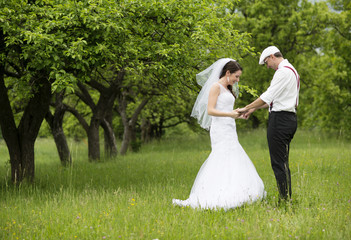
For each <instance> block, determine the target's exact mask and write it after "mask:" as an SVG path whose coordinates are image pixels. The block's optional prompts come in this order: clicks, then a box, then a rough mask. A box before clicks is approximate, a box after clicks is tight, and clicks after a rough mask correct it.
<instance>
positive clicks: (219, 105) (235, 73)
mask: <svg viewBox="0 0 351 240" xmlns="http://www.w3.org/2000/svg"><path fill="white" fill-rule="evenodd" d="M241 73H242V68H241V66H240V65H239V64H238V63H237V62H236V61H235V60H233V59H230V58H223V59H219V60H218V61H216V62H215V63H214V64H212V65H211V66H210V67H209V68H207V69H206V70H204V71H203V72H201V73H199V74H197V75H196V78H197V81H198V83H199V84H200V85H201V86H202V89H201V91H200V93H199V96H198V97H197V99H196V102H195V105H194V107H193V111H192V113H191V116H193V117H195V118H197V119H198V122H199V124H200V125H201V127H203V128H205V129H207V130H210V137H211V148H212V151H211V153H210V155H209V156H208V158H207V160H206V161H205V162H204V164H203V165H202V166H201V168H200V170H199V172H198V174H197V177H196V179H195V182H194V184H193V187H192V189H191V192H190V196H189V198H188V199H186V200H179V199H173V204H174V205H179V206H190V207H192V208H202V209H221V208H223V209H225V210H227V209H230V208H235V207H239V206H241V205H243V204H245V203H251V202H254V201H257V200H259V199H262V198H263V197H264V196H265V194H266V192H265V190H264V185H263V182H262V180H261V178H260V177H259V175H258V173H257V172H256V169H255V166H254V165H253V164H252V162H251V160H250V159H249V157H248V156H247V154H246V152H245V151H244V149H243V148H242V146H241V145H240V143H239V141H238V136H237V133H236V125H235V119H237V118H243V117H241V116H240V113H239V112H237V111H236V110H233V107H234V102H235V98H236V97H237V95H238V91H234V90H233V85H234V86H236V87H237V84H238V82H239V79H240V75H241ZM234 89H235V88H234ZM236 90H237V88H236ZM234 92H236V93H234Z"/></svg>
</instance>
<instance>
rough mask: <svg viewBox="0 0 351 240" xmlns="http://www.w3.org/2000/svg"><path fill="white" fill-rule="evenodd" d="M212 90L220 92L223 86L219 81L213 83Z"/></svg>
mask: <svg viewBox="0 0 351 240" xmlns="http://www.w3.org/2000/svg"><path fill="white" fill-rule="evenodd" d="M210 91H215V92H220V91H221V87H220V86H219V83H218V82H214V83H212V85H211V90H210Z"/></svg>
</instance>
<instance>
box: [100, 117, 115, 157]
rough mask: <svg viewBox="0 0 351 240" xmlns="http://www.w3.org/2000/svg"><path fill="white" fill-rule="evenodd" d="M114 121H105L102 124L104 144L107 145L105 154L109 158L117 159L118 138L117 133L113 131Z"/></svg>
mask: <svg viewBox="0 0 351 240" xmlns="http://www.w3.org/2000/svg"><path fill="white" fill-rule="evenodd" d="M111 122H112V120H110V121H109V120H106V119H104V120H103V121H102V122H101V126H102V128H103V129H104V139H105V141H104V144H105V153H106V156H109V157H115V156H117V154H118V150H117V142H116V137H115V133H114V132H113V129H112V124H111Z"/></svg>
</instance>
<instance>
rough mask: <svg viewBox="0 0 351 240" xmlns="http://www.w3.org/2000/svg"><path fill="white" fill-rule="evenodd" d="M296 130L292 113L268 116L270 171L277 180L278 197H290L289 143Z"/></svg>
mask: <svg viewBox="0 0 351 240" xmlns="http://www.w3.org/2000/svg"><path fill="white" fill-rule="evenodd" d="M296 129H297V117H296V114H295V113H293V112H284V111H282V112H271V113H270V114H269V120H268V129H267V140H268V147H269V154H270V156H271V164H272V169H273V171H274V175H275V179H276V180H277V185H278V190H279V194H280V197H281V198H283V199H287V198H288V197H291V176H290V169H289V148H290V142H291V140H292V139H293V137H294V134H295V132H296Z"/></svg>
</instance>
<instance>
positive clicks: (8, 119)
mask: <svg viewBox="0 0 351 240" xmlns="http://www.w3.org/2000/svg"><path fill="white" fill-rule="evenodd" d="M3 73H4V67H3V65H2V66H0V125H1V130H2V135H3V137H4V140H5V142H6V144H7V147H8V150H9V155H10V164H11V179H12V182H14V183H18V182H22V181H23V180H24V179H28V180H29V181H33V180H34V169H35V166H34V143H35V140H36V138H37V136H38V132H39V129H40V126H41V124H42V122H43V119H44V117H45V115H46V113H47V111H48V109H49V103H50V97H51V85H50V83H49V82H48V81H47V79H46V78H44V77H42V76H39V77H38V78H37V79H35V80H34V84H35V85H36V86H38V91H36V92H35V93H34V96H33V97H32V98H31V99H30V100H29V102H28V105H27V106H26V108H25V110H24V113H23V116H22V118H21V121H20V124H19V126H18V128H17V127H16V124H15V120H14V116H13V113H12V109H11V105H10V102H9V98H8V94H7V88H6V86H5V82H4V74H3Z"/></svg>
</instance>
